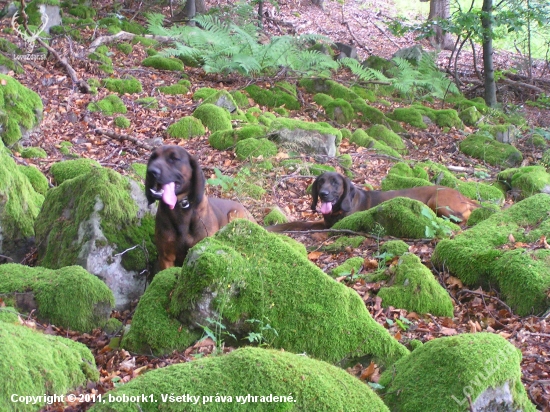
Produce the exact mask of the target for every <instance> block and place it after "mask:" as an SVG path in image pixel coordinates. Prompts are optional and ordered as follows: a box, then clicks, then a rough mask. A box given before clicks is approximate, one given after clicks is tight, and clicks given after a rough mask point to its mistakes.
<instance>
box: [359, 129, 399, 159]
mask: <svg viewBox="0 0 550 412" xmlns="http://www.w3.org/2000/svg"><path fill="white" fill-rule="evenodd" d="M349 141H350V142H352V143H355V144H356V145H357V146H361V147H366V148H367V149H372V150H375V151H376V152H378V153H381V154H385V155H389V156H393V157H396V158H401V155H400V154H399V153H398V152H397V151H395V150H394V149H392V148H391V147H389V146H388V145H387V144H386V143H384V142H379V141H378V140H376V139H373V138H372V137H370V136H369V135H368V134H367V132H365V131H364V130H362V129H357V130H356V131H355V132H353V134H352V135H351V137H350V139H349Z"/></svg>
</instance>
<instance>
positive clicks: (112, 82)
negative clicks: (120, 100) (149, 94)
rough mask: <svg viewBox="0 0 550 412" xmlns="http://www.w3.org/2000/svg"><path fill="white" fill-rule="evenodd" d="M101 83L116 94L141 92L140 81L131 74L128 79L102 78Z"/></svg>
mask: <svg viewBox="0 0 550 412" xmlns="http://www.w3.org/2000/svg"><path fill="white" fill-rule="evenodd" d="M101 83H102V84H103V86H104V87H105V88H106V89H107V90H109V91H111V92H115V93H118V94H132V93H141V92H142V91H143V88H142V87H141V82H140V81H139V80H138V79H136V78H135V77H131V76H130V77H129V78H128V79H111V78H109V79H103V80H102V81H101Z"/></svg>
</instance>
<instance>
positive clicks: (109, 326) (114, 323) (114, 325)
mask: <svg viewBox="0 0 550 412" xmlns="http://www.w3.org/2000/svg"><path fill="white" fill-rule="evenodd" d="M123 327H124V325H123V324H122V322H121V321H120V320H118V319H117V318H109V320H108V321H107V323H106V324H105V326H104V327H103V331H104V332H105V333H106V334H107V335H114V334H116V333H119V332H120V331H121V330H122V328H123Z"/></svg>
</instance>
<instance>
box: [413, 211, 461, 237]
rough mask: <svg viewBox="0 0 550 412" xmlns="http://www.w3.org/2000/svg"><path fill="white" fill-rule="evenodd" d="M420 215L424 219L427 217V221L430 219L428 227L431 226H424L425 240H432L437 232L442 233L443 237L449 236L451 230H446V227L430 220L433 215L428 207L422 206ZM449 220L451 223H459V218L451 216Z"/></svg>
mask: <svg viewBox="0 0 550 412" xmlns="http://www.w3.org/2000/svg"><path fill="white" fill-rule="evenodd" d="M421 213H422V215H423V216H424V217H427V218H428V219H430V225H431V226H426V238H428V239H432V238H434V237H435V236H436V234H437V233H438V232H439V231H443V233H444V235H445V236H448V235H450V234H451V229H450V228H448V227H446V226H443V225H440V224H439V223H438V222H437V220H435V219H432V217H433V213H432V211H431V209H430V208H429V207H427V206H423V207H422V212H421ZM449 220H452V221H455V222H460V219H459V218H457V217H456V216H452V215H451V219H449Z"/></svg>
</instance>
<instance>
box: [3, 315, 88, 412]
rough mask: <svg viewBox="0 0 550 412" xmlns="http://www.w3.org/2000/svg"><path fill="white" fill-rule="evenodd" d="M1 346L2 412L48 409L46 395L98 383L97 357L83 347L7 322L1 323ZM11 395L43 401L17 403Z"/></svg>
mask: <svg viewBox="0 0 550 412" xmlns="http://www.w3.org/2000/svg"><path fill="white" fill-rule="evenodd" d="M0 342H2V344H1V345H0V356H1V357H2V362H1V363H0V409H1V410H3V411H20V412H34V411H37V410H38V409H40V408H41V407H43V406H46V402H47V399H45V398H46V397H45V396H44V394H47V395H53V394H56V395H63V394H65V393H67V392H70V391H72V390H76V389H77V388H78V387H81V386H86V383H87V382H88V381H91V382H96V381H98V380H99V373H98V371H97V369H96V366H95V360H94V357H93V355H92V353H91V352H90V350H89V349H88V348H87V347H86V346H84V345H83V344H82V343H79V342H74V341H73V340H71V339H66V338H63V337H60V336H53V335H46V334H44V333H41V332H38V331H35V330H32V329H30V328H27V327H25V326H20V325H13V324H11V323H6V322H0ZM12 394H16V395H17V397H16V399H19V397H24V396H36V397H37V399H40V401H38V402H37V403H33V402H25V401H24V399H22V400H21V401H18V402H17V403H14V402H13V399H12Z"/></svg>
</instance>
